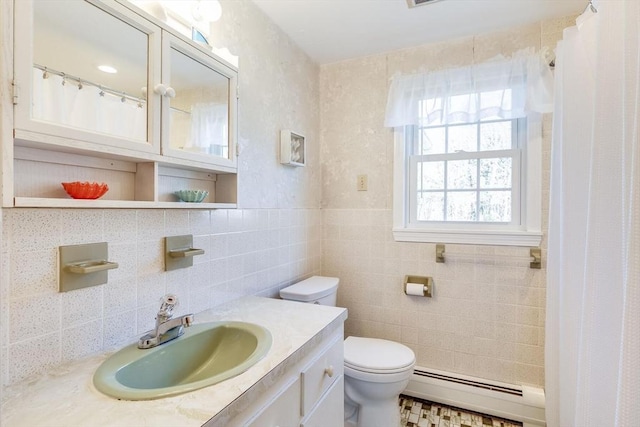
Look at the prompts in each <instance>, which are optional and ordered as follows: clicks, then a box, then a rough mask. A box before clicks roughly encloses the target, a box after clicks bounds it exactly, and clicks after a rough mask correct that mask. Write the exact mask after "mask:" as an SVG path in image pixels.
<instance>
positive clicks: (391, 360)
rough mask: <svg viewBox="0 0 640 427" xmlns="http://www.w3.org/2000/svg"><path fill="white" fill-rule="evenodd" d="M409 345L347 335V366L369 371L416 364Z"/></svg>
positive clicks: (345, 347) (345, 355) (394, 368)
mask: <svg viewBox="0 0 640 427" xmlns="http://www.w3.org/2000/svg"><path fill="white" fill-rule="evenodd" d="M415 361H416V356H415V354H414V353H413V350H411V349H410V348H409V347H407V346H405V345H403V344H400V343H397V342H394V341H389V340H383V339H378V338H364V337H347V339H346V340H344V363H345V366H350V367H352V368H355V369H358V370H361V371H368V372H380V373H384V372H392V371H396V370H399V369H403V368H407V367H410V366H412V365H413V364H415Z"/></svg>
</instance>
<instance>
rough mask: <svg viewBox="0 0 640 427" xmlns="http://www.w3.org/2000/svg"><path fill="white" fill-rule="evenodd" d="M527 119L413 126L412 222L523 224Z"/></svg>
mask: <svg viewBox="0 0 640 427" xmlns="http://www.w3.org/2000/svg"><path fill="white" fill-rule="evenodd" d="M525 126H526V122H525V120H522V119H512V120H491V121H483V122H475V123H461V124H451V125H439V126H438V125H437V126H424V127H418V126H412V127H411V129H408V135H410V136H409V141H408V146H409V159H408V161H409V195H410V198H409V210H410V221H409V222H410V223H411V224H414V225H416V226H420V225H421V224H426V223H438V222H458V223H461V224H462V223H473V224H479V223H483V224H519V223H520V211H521V206H520V176H519V175H520V174H519V173H518V171H519V170H520V164H521V156H522V150H521V148H520V147H521V146H522V141H521V135H522V133H523V132H522V130H523V128H524V127H525Z"/></svg>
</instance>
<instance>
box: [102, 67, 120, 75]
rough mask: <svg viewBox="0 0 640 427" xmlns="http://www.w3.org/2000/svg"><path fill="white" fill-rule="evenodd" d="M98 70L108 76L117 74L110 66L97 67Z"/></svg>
mask: <svg viewBox="0 0 640 427" xmlns="http://www.w3.org/2000/svg"><path fill="white" fill-rule="evenodd" d="M98 70H100V71H102V72H105V73H109V74H115V73H117V72H118V70H116V69H115V68H113V67H112V66H111V65H98Z"/></svg>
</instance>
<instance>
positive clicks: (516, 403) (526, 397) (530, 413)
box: [403, 366, 546, 427]
mask: <svg viewBox="0 0 640 427" xmlns="http://www.w3.org/2000/svg"><path fill="white" fill-rule="evenodd" d="M403 394H405V395H408V396H413V397H417V398H419V399H424V400H429V401H432V402H437V403H442V404H445V405H449V406H454V407H457V408H463V409H468V410H470V411H475V412H480V413H484V414H489V415H493V416H496V417H501V418H506V419H508V420H514V421H519V422H521V423H522V424H523V427H534V426H535V427H539V426H544V425H546V424H545V414H544V406H545V401H544V399H545V397H544V390H543V389H541V388H538V387H531V386H526V385H517V384H506V383H500V382H497V381H488V380H485V379H482V378H476V377H471V376H467V375H459V374H456V373H452V372H445V371H438V370H435V369H427V368H422V367H419V366H416V367H415V370H414V374H413V375H412V377H411V380H410V381H409V385H408V386H407V388H406V389H405V390H404V392H403Z"/></svg>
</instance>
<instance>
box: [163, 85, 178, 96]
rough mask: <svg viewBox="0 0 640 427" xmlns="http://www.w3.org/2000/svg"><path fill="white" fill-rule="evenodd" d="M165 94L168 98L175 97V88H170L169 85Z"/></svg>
mask: <svg viewBox="0 0 640 427" xmlns="http://www.w3.org/2000/svg"><path fill="white" fill-rule="evenodd" d="M165 96H168V97H169V98H175V97H176V90H175V89H174V88H172V87H171V86H169V87H168V88H167V91H166V93H165Z"/></svg>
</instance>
